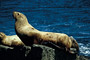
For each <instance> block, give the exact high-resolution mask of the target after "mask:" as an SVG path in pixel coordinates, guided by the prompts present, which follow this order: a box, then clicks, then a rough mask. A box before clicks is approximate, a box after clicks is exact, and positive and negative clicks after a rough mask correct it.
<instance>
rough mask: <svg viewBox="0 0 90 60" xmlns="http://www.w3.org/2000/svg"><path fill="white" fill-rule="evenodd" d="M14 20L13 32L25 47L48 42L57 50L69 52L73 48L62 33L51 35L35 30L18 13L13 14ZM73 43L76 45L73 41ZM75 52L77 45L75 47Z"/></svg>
mask: <svg viewBox="0 0 90 60" xmlns="http://www.w3.org/2000/svg"><path fill="white" fill-rule="evenodd" d="M13 16H14V18H15V31H16V34H17V35H18V36H19V37H20V39H21V40H22V41H23V42H24V43H25V45H30V46H31V45H32V44H42V45H43V44H45V43H46V42H50V43H51V44H53V45H56V46H58V47H59V48H63V47H64V48H65V49H66V51H69V52H71V51H70V48H71V47H73V46H74V45H73V42H72V40H71V38H70V37H69V36H68V35H66V34H63V33H53V32H43V31H39V30H37V29H35V28H34V27H33V26H31V25H30V24H29V22H28V20H27V17H26V16H25V15H24V14H22V13H20V12H13ZM75 43H77V42H76V41H75ZM75 48H76V50H77V48H78V45H76V47H75Z"/></svg>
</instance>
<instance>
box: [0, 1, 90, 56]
mask: <svg viewBox="0 0 90 60" xmlns="http://www.w3.org/2000/svg"><path fill="white" fill-rule="evenodd" d="M13 11H19V12H22V13H24V14H25V15H26V16H27V18H28V20H29V23H30V24H31V25H33V26H34V27H35V28H36V29H38V30H41V31H49V32H57V33H65V34H68V35H69V36H73V37H74V38H75V39H76V40H77V42H78V43H79V47H80V55H84V56H90V1H89V0H79V1H78V0H0V32H4V33H5V34H7V35H14V34H16V33H15V30H14V24H15V20H14V18H13V17H12V12H13Z"/></svg>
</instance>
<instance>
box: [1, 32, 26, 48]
mask: <svg viewBox="0 0 90 60" xmlns="http://www.w3.org/2000/svg"><path fill="white" fill-rule="evenodd" d="M0 43H1V44H3V45H7V46H23V45H24V43H23V42H22V41H21V40H20V38H19V37H18V36H17V35H12V36H6V35H5V34H4V33H2V32H0Z"/></svg>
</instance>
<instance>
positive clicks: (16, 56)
mask: <svg viewBox="0 0 90 60" xmlns="http://www.w3.org/2000/svg"><path fill="white" fill-rule="evenodd" d="M89 59H90V57H85V56H79V55H78V54H69V53H68V52H65V51H64V50H60V49H57V48H50V47H47V46H43V45H36V44H34V45H33V46H32V47H30V46H22V47H8V46H4V45H0V60H89Z"/></svg>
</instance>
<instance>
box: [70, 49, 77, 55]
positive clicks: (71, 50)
mask: <svg viewBox="0 0 90 60" xmlns="http://www.w3.org/2000/svg"><path fill="white" fill-rule="evenodd" d="M69 53H71V54H77V53H78V52H77V50H76V49H75V48H70V50H69Z"/></svg>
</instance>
